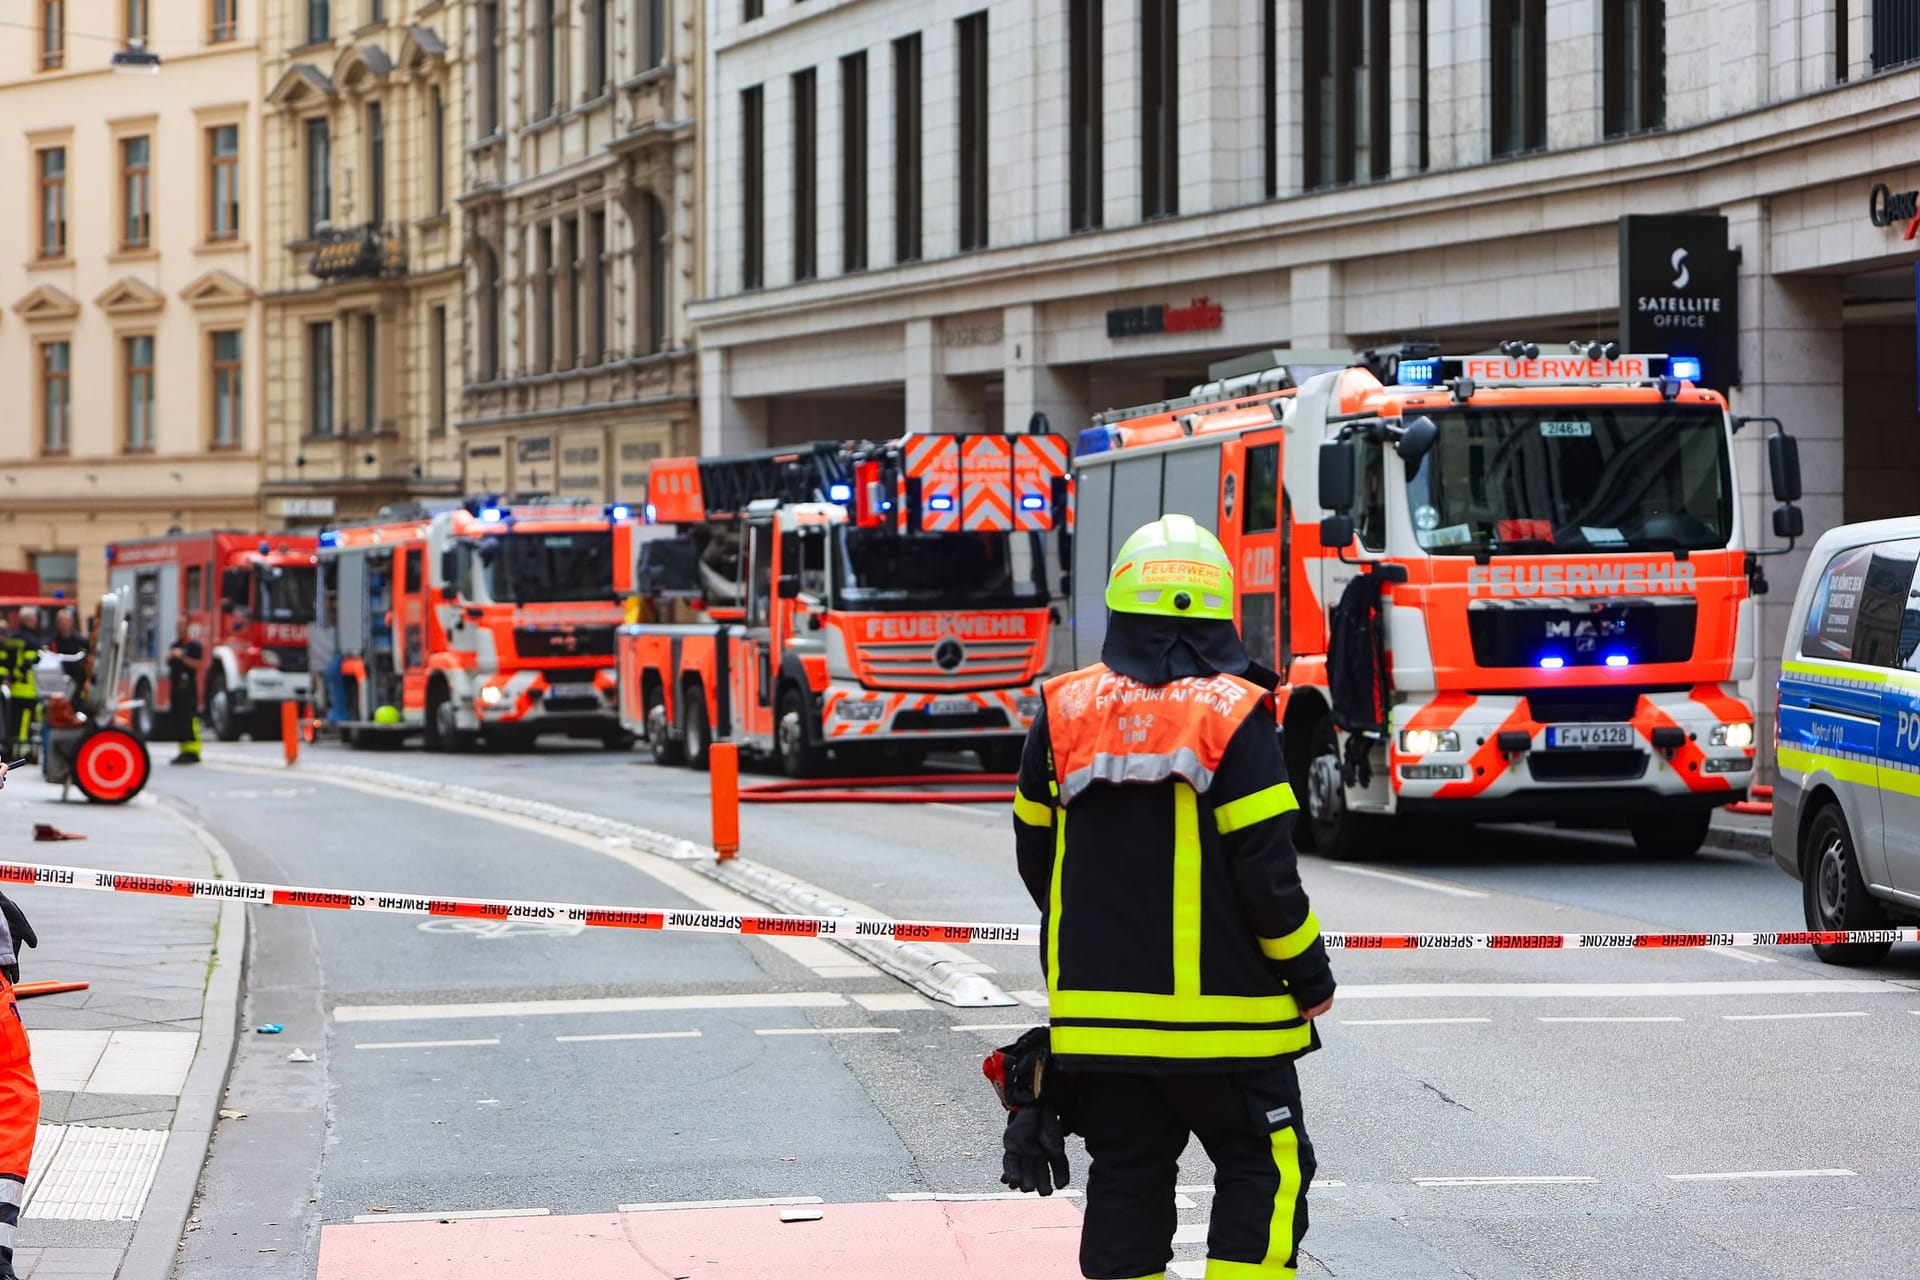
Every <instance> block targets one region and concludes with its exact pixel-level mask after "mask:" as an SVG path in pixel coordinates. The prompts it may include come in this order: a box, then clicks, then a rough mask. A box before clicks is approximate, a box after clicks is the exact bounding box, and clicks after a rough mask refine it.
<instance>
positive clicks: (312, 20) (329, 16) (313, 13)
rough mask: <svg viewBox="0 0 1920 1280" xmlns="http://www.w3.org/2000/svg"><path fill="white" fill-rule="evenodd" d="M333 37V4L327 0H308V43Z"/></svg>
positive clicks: (315, 42)
mask: <svg viewBox="0 0 1920 1280" xmlns="http://www.w3.org/2000/svg"><path fill="white" fill-rule="evenodd" d="M331 39H333V13H332V6H331V5H329V4H328V2H327V0H307V43H308V44H319V43H321V42H322V41H325V40H331Z"/></svg>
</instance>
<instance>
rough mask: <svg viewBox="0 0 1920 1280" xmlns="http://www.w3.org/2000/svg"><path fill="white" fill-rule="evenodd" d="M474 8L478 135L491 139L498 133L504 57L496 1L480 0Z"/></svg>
mask: <svg viewBox="0 0 1920 1280" xmlns="http://www.w3.org/2000/svg"><path fill="white" fill-rule="evenodd" d="M475 8H476V10H477V12H476V13H475V15H474V16H475V26H474V30H475V33H476V43H477V44H478V45H479V49H480V86H479V94H478V96H479V99H480V101H479V104H478V111H477V117H478V123H479V127H480V132H479V135H478V136H480V137H482V138H490V137H492V136H493V135H494V134H496V133H498V132H500V62H501V59H502V58H504V57H505V56H506V55H505V53H504V52H503V50H502V48H501V43H500V4H499V0H480V3H479V4H478V5H476V6H475Z"/></svg>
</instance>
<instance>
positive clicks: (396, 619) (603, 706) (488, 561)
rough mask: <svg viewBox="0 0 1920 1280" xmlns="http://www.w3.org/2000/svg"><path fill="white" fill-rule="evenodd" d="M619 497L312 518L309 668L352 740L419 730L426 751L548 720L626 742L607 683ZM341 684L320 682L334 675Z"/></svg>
mask: <svg viewBox="0 0 1920 1280" xmlns="http://www.w3.org/2000/svg"><path fill="white" fill-rule="evenodd" d="M633 534H634V520H633V519H632V516H631V511H630V509H629V508H628V507H626V506H625V505H621V504H614V505H611V506H601V505H596V504H590V503H584V502H570V501H548V502H538V503H514V504H511V505H509V504H506V503H503V502H501V501H500V500H499V499H498V498H496V497H493V496H490V495H489V496H482V497H477V498H470V499H468V500H467V501H466V502H465V503H464V504H463V505H462V506H459V507H457V508H451V509H446V510H439V511H434V510H429V509H428V508H427V507H425V506H422V505H420V504H417V503H415V504H408V505H407V506H406V507H404V508H389V509H387V510H386V511H384V512H382V514H381V516H380V518H379V519H378V520H376V521H375V522H374V523H370V524H363V525H350V526H343V527H340V528H335V529H326V530H323V531H322V532H321V533H320V550H319V560H320V593H319V595H320V608H319V617H318V620H317V621H316V623H315V629H316V632H317V635H316V639H317V640H319V641H320V642H321V645H322V650H323V653H324V652H331V653H333V654H335V655H337V657H336V659H334V660H337V661H338V663H339V669H338V672H337V679H336V678H335V677H334V673H329V672H326V671H324V670H323V671H319V672H316V673H315V675H316V679H315V684H316V686H318V687H319V689H320V690H321V691H322V693H323V694H326V696H327V697H328V698H331V697H333V696H339V697H342V698H344V701H345V705H344V715H336V716H335V717H334V719H335V722H336V723H338V724H340V725H341V726H342V727H343V731H344V733H345V734H346V736H347V739H348V741H349V742H350V743H351V744H352V745H354V746H373V745H394V744H396V743H398V742H399V741H400V740H402V739H404V738H406V737H408V736H410V735H412V734H414V733H418V734H420V735H421V736H422V737H423V738H424V739H425V742H426V746H427V749H428V750H430V751H460V750H465V749H467V748H469V747H471V746H473V745H475V744H476V743H477V742H478V741H479V740H481V739H482V738H484V739H486V740H487V741H488V742H489V743H490V744H492V745H501V746H515V747H526V746H529V745H531V743H532V741H533V739H534V738H535V737H536V736H538V735H540V734H543V733H564V734H567V735H568V736H570V737H583V738H597V739H599V740H601V741H603V742H604V743H606V744H607V745H608V746H611V747H623V748H624V747H628V746H631V745H632V739H631V738H629V737H628V736H627V735H626V734H625V733H624V732H623V731H622V730H621V728H620V718H619V708H618V705H617V703H616V702H615V700H614V688H613V633H614V628H615V627H617V626H618V625H619V623H620V618H621V605H620V600H621V597H622V596H623V595H625V594H626V593H627V591H628V590H629V589H630V588H631V585H632V576H633ZM330 685H331V686H332V688H333V690H335V691H337V692H336V693H328V692H327V691H328V688H329V686H330Z"/></svg>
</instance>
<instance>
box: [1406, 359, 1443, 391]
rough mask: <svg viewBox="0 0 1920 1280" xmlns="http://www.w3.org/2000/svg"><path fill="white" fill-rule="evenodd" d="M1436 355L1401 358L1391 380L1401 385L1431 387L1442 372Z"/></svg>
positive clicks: (1437, 380)
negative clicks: (1413, 358)
mask: <svg viewBox="0 0 1920 1280" xmlns="http://www.w3.org/2000/svg"><path fill="white" fill-rule="evenodd" d="M1443 372H1444V371H1443V370H1442V368H1441V365H1440V358H1439V357H1438V356H1435V357H1432V358H1430V359H1425V360H1401V361H1400V363H1399V365H1398V366H1397V368H1396V370H1395V373H1394V377H1393V380H1394V381H1395V382H1397V383H1399V384H1400V385H1401V386H1403V387H1431V386H1433V385H1434V384H1435V383H1436V382H1439V381H1440V379H1441V376H1442V374H1443Z"/></svg>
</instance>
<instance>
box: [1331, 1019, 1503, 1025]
mask: <svg viewBox="0 0 1920 1280" xmlns="http://www.w3.org/2000/svg"><path fill="white" fill-rule="evenodd" d="M1492 1021H1493V1019H1492V1018H1342V1019H1341V1020H1340V1025H1341V1026H1343V1027H1431V1026H1435V1025H1437V1024H1439V1023H1443V1022H1492Z"/></svg>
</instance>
